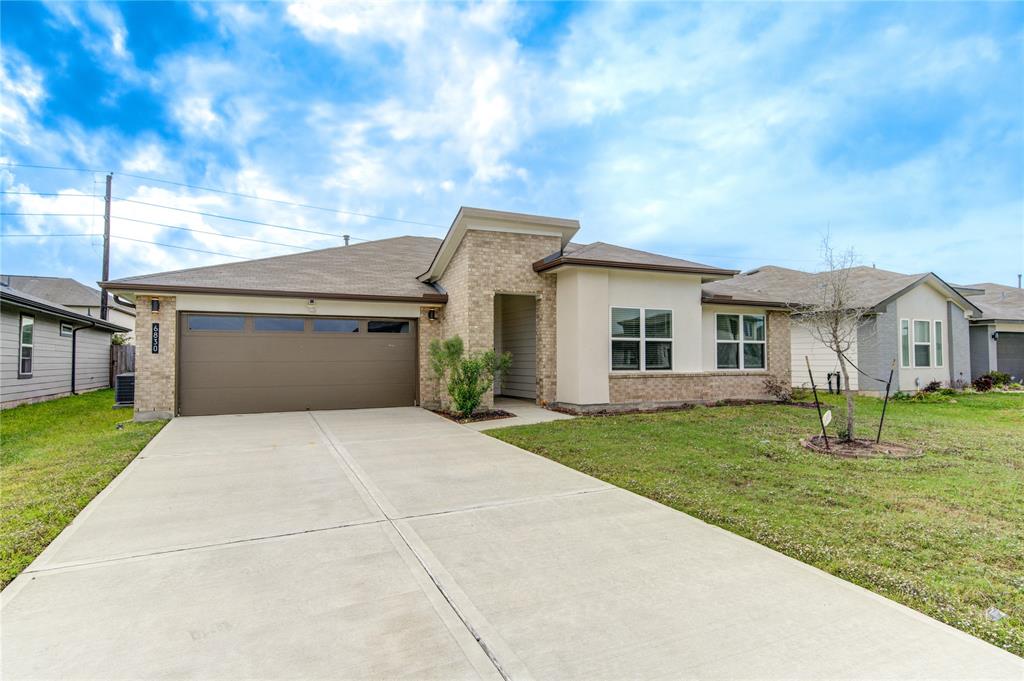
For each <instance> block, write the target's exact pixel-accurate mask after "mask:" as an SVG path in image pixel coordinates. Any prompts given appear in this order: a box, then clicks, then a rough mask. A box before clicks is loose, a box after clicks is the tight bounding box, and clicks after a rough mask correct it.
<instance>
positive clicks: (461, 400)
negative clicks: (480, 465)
mask: <svg viewBox="0 0 1024 681" xmlns="http://www.w3.org/2000/svg"><path fill="white" fill-rule="evenodd" d="M511 365H512V355H511V353H508V352H506V353H503V354H501V355H497V354H495V352H494V350H488V351H486V352H482V353H476V354H472V355H469V356H466V354H465V345H464V344H463V342H462V338H460V337H459V336H454V337H452V338H449V339H447V340H445V341H439V340H435V341H433V342H431V343H430V366H431V368H432V369H433V370H434V373H435V374H437V377H438V379H440V380H441V381H442V382H444V383H445V384H446V386H447V388H448V395H449V397H451V398H452V406H453V410H454V411H455V413H457V414H458V415H459V416H462V417H463V418H465V417H468V416H470V415H472V413H473V412H474V411H476V409H477V407H479V406H480V401H481V400H482V399H483V396H484V393H486V392H487V391H488V390H489V389H490V388H491V386H492V385H494V375H495V373H498V372H501V373H504V372H506V371H508V369H509V367H510V366H511Z"/></svg>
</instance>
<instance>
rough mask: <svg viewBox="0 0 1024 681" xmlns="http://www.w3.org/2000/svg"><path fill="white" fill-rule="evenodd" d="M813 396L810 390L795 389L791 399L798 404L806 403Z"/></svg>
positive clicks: (790, 395)
mask: <svg viewBox="0 0 1024 681" xmlns="http://www.w3.org/2000/svg"><path fill="white" fill-rule="evenodd" d="M813 396H814V395H813V394H811V391H810V390H808V389H807V388H793V390H792V391H791V392H790V394H789V397H790V399H792V400H796V401H798V402H806V401H807V400H809V399H811V398H812V397H813Z"/></svg>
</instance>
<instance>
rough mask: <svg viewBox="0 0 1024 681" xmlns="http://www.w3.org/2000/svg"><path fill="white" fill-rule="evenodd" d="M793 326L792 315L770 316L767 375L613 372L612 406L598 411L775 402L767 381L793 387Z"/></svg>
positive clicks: (776, 314) (611, 380) (776, 313)
mask: <svg viewBox="0 0 1024 681" xmlns="http://www.w3.org/2000/svg"><path fill="white" fill-rule="evenodd" d="M789 325H790V319H789V315H788V314H786V313H784V312H769V313H768V370H767V371H766V372H765V371H760V372H732V371H710V372H701V373H688V374H683V373H671V374H658V373H649V372H648V373H645V372H635V373H632V372H631V373H613V374H610V375H609V379H608V380H609V402H610V404H609V405H608V406H606V407H596V408H598V409H605V408H611V409H615V408H619V409H621V408H630V409H637V408H639V409H651V408H657V407H663V406H672V405H680V404H690V403H696V402H718V401H722V400H770V399H775V398H773V397H772V396H771V395H770V394H769V393H768V392H767V391H766V390H765V385H764V380H765V377H766V376H767V375H774V376H775V377H776V378H778V379H779V380H780V381H782V384H783V385H786V386H788V385H789V384H790V371H791V368H790V339H789V332H790V328H789Z"/></svg>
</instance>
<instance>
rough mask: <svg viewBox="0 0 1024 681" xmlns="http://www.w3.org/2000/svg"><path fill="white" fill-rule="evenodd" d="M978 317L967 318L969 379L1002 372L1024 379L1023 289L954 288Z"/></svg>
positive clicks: (980, 286)
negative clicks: (968, 319) (975, 306)
mask: <svg viewBox="0 0 1024 681" xmlns="http://www.w3.org/2000/svg"><path fill="white" fill-rule="evenodd" d="M957 290H958V291H960V292H961V293H963V294H964V295H965V296H967V297H968V298H969V299H970V301H971V302H972V303H974V304H975V305H977V306H978V307H979V308H981V314H980V315H978V316H977V317H975V318H973V319H971V376H972V378H977V377H978V376H981V375H982V374H985V373H988V372H989V371H1002V372H1004V373H1007V374H1010V375H1011V376H1013V377H1014V378H1015V380H1018V381H1021V380H1024V290H1021V289H1019V288H1013V287H1011V286H1003V285H1002V284H974V285H973V286H961V287H957Z"/></svg>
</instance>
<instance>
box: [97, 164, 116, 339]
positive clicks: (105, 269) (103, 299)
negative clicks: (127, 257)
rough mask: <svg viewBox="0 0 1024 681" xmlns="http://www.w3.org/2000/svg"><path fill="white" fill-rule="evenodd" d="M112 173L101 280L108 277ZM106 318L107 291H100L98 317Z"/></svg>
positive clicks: (108, 193) (104, 230)
mask: <svg viewBox="0 0 1024 681" xmlns="http://www.w3.org/2000/svg"><path fill="white" fill-rule="evenodd" d="M113 181H114V174H113V173H107V196H106V199H105V201H104V203H103V281H107V280H108V279H110V185H111V183H113ZM106 318H107V292H106V290H102V291H100V319H103V320H106Z"/></svg>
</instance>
